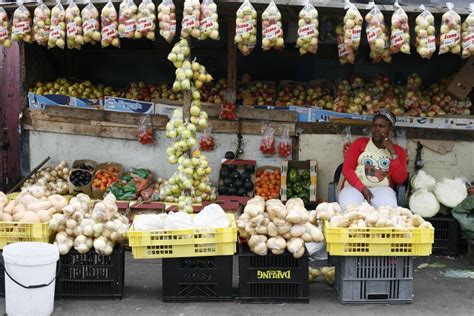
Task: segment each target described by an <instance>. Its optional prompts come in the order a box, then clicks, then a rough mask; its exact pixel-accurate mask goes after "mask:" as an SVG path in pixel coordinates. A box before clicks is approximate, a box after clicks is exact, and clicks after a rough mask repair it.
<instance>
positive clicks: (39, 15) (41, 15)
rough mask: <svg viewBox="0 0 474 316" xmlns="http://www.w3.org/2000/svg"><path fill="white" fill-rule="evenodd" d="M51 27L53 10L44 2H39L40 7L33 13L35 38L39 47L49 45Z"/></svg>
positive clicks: (41, 0)
mask: <svg viewBox="0 0 474 316" xmlns="http://www.w3.org/2000/svg"><path fill="white" fill-rule="evenodd" d="M50 27H51V10H50V9H49V8H48V6H47V5H46V4H44V3H43V0H38V6H37V7H36V8H35V11H33V38H34V40H35V42H36V44H38V45H46V44H47V43H48V38H49V31H50Z"/></svg>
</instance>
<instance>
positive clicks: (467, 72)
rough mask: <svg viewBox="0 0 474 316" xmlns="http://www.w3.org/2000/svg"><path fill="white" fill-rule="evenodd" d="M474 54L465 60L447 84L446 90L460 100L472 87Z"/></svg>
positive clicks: (473, 81)
mask: <svg viewBox="0 0 474 316" xmlns="http://www.w3.org/2000/svg"><path fill="white" fill-rule="evenodd" d="M473 73H474V56H473V57H471V58H469V59H468V60H467V61H466V64H465V65H464V66H463V67H462V68H461V70H460V71H459V72H458V73H457V74H456V76H455V77H454V79H453V80H452V81H451V83H450V84H449V86H448V88H447V90H448V92H449V93H451V94H452V95H454V96H455V97H456V98H458V99H460V100H464V99H465V98H467V96H468V95H469V93H471V90H472V88H474V76H473V75H472V74H473Z"/></svg>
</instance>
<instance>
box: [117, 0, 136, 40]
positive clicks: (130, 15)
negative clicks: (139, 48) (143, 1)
mask: <svg viewBox="0 0 474 316" xmlns="http://www.w3.org/2000/svg"><path fill="white" fill-rule="evenodd" d="M136 26H137V6H136V4H135V3H134V2H133V0H123V1H122V2H121V3H120V6H119V25H118V32H119V36H120V37H121V38H135V28H136Z"/></svg>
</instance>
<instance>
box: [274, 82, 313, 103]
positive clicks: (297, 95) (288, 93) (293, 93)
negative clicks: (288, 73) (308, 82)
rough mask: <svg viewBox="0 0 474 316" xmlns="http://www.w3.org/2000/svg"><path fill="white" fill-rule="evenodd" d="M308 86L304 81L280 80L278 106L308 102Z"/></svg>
mask: <svg viewBox="0 0 474 316" xmlns="http://www.w3.org/2000/svg"><path fill="white" fill-rule="evenodd" d="M305 101H306V87H305V84H304V83H295V82H285V81H282V82H280V89H279V91H278V97H277V99H276V101H275V105H276V106H289V105H298V106H302V105H305V104H306V102H305Z"/></svg>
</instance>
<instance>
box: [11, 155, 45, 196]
mask: <svg viewBox="0 0 474 316" xmlns="http://www.w3.org/2000/svg"><path fill="white" fill-rule="evenodd" d="M50 159H51V157H50V156H48V157H46V158H45V159H44V160H43V161H41V162H40V163H39V164H38V165H37V166H36V167H35V168H34V169H33V170H31V171H30V172H29V173H28V174H27V175H26V176H25V177H24V178H23V179H21V181H20V182H18V183H17V184H15V185H14V186H13V188H11V189H10V191H8V193H12V192H15V191H16V190H17V189H18V188H19V187H20V186H21V185H22V184H23V183H25V181H26V180H28V179H29V178H31V176H32V175H34V174H35V172H36V171H38V170H39V169H40V168H41V167H43V166H44V164H45V163H47V162H48V160H50Z"/></svg>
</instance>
